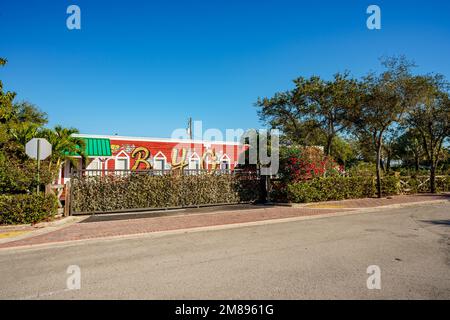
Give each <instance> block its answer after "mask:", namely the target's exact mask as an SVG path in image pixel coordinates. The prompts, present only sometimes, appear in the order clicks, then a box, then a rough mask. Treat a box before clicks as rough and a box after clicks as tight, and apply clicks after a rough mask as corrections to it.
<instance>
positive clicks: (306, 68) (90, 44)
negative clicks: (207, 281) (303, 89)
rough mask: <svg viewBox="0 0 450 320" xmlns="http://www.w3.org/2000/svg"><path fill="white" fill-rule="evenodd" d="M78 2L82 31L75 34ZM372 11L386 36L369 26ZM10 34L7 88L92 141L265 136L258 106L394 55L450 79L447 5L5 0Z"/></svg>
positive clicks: (4, 22) (1, 43)
mask: <svg viewBox="0 0 450 320" xmlns="http://www.w3.org/2000/svg"><path fill="white" fill-rule="evenodd" d="M71 4H76V5H78V6H79V7H80V8H81V30H68V29H67V27H66V18H67V17H68V15H67V14H66V9H67V7H68V6H69V5H71ZM370 4H377V5H379V6H380V8H381V14H382V29H381V30H368V29H367V28H366V19H367V17H368V15H367V14H366V8H367V7H368V5H370ZM0 33H1V37H0V56H1V57H6V58H7V59H8V61H9V62H8V65H7V66H6V67H5V68H2V69H0V79H1V80H2V81H3V82H4V85H5V87H6V89H9V90H14V91H16V92H17V94H18V96H17V97H18V100H27V101H30V102H32V103H34V104H36V105H37V106H38V107H39V108H41V109H42V110H43V111H45V112H47V113H48V115H49V120H50V122H49V125H50V126H53V125H55V124H62V125H64V126H71V127H76V128H78V129H79V130H80V131H81V132H82V133H97V134H115V133H117V134H119V135H134V136H154V137H169V136H170V134H171V132H172V130H174V129H176V128H179V127H183V126H185V125H186V121H187V118H188V117H189V116H191V117H192V118H193V119H194V120H202V121H203V127H204V128H218V129H221V130H225V129H226V128H243V129H245V128H252V127H262V126H263V125H262V124H261V123H260V122H259V120H258V117H257V114H256V108H255V107H254V106H253V104H254V102H255V101H256V100H257V98H258V97H262V96H270V95H272V94H273V93H274V92H276V91H282V90H287V89H289V88H291V87H292V80H293V79H294V78H296V77H298V76H310V75H313V74H315V75H320V76H322V77H324V78H328V77H330V76H332V75H333V73H335V72H337V71H344V70H346V69H348V70H350V71H351V72H352V73H353V74H354V75H355V76H361V75H363V74H364V73H366V72H367V71H369V70H377V69H379V62H378V58H379V57H380V56H383V55H397V54H405V55H406V56H407V57H408V58H410V59H413V60H415V61H416V63H417V64H418V65H419V68H418V69H417V72H440V73H443V74H444V75H446V76H447V78H450V41H449V39H450V37H449V36H450V4H449V2H448V1H444V0H442V1H438V0H437V1H364V0H354V1H350V0H343V1H333V2H331V1H284V0H281V1H280V0H278V1H266V0H259V1H244V0H226V1H225V0H220V1H219V0H209V1H200V0H197V1H194V0H180V1H162V0H160V1H135V0H128V1H94V0H89V1H85V0H70V1H65V0H58V1H49V0H31V1H20V0H15V1H11V0H9V1H7V0H2V2H1V4H0Z"/></svg>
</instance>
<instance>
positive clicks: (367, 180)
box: [287, 176, 400, 203]
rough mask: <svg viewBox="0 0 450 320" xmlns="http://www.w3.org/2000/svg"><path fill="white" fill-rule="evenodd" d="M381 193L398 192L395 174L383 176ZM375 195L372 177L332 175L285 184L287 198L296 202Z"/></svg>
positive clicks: (398, 187)
mask: <svg viewBox="0 0 450 320" xmlns="http://www.w3.org/2000/svg"><path fill="white" fill-rule="evenodd" d="M382 193H383V195H394V194H399V193H400V179H399V178H398V177H395V176H387V177H384V178H383V180H382ZM375 195H376V182H375V179H373V178H372V177H343V176H332V177H324V178H316V179H313V180H310V181H307V182H299V183H293V184H289V185H288V186H287V197H288V200H289V201H291V202H297V203H303V202H316V201H328V200H344V199H356V198H366V197H373V196H375Z"/></svg>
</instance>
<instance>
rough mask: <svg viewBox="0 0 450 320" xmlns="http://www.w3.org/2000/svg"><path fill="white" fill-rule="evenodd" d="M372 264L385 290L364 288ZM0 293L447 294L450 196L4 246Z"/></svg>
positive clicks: (130, 295)
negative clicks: (242, 223)
mask: <svg viewBox="0 0 450 320" xmlns="http://www.w3.org/2000/svg"><path fill="white" fill-rule="evenodd" d="M71 265H76V266H79V268H80V274H81V281H80V284H81V287H80V289H79V290H67V286H66V283H67V279H68V278H69V277H71V275H70V274H67V273H66V272H67V269H68V267H69V266H71ZM373 265H375V266H378V267H379V269H380V272H381V284H380V285H381V289H372V290H369V289H368V288H367V278H368V277H369V276H370V275H369V274H367V268H368V267H369V266H373ZM71 279H72V280H73V278H71ZM71 283H72V285H73V284H74V283H76V282H71ZM0 298H2V299H5V298H6V299H350V298H351V299H403V298H405V299H450V203H441V204H422V205H416V206H409V207H404V208H400V209H383V210H377V211H374V212H371V213H360V214H354V215H348V216H340V217H330V218H322V219H313V220H304V221H296V222H283V223H276V224H267V225H262V226H253V227H240V228H234V229H223V230H210V231H201V232H193V233H185V234H172V235H164V236H155V235H148V236H143V237H142V238H138V239H136V238H135V239H116V240H109V241H89V242H85V243H77V244H71V245H67V244H66V245H57V246H51V247H46V248H35V249H20V250H0Z"/></svg>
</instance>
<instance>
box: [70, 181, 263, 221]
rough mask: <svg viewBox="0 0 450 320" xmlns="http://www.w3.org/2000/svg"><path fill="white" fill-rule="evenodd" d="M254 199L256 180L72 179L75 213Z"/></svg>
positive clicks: (257, 184) (73, 209) (237, 201)
mask: <svg viewBox="0 0 450 320" xmlns="http://www.w3.org/2000/svg"><path fill="white" fill-rule="evenodd" d="M258 197H259V182H258V180H257V179H256V178H255V177H247V176H239V175H228V174H222V175H221V174H199V175H172V174H167V175H161V176H150V175H128V176H124V177H120V176H104V177H84V178H74V179H72V211H73V212H75V213H76V212H105V211H114V210H124V209H133V208H165V207H185V206H195V205H203V204H222V203H240V202H251V201H255V200H257V199H258Z"/></svg>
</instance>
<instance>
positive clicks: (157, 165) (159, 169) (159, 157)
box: [153, 151, 167, 174]
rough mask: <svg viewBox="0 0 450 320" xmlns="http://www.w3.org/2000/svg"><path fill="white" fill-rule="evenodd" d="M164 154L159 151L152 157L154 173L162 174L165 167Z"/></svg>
mask: <svg viewBox="0 0 450 320" xmlns="http://www.w3.org/2000/svg"><path fill="white" fill-rule="evenodd" d="M166 163H167V159H166V156H165V155H164V154H163V153H162V152H161V151H160V152H158V153H157V154H156V155H155V157H154V158H153V170H155V173H156V174H162V173H163V172H164V170H165V169H166Z"/></svg>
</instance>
